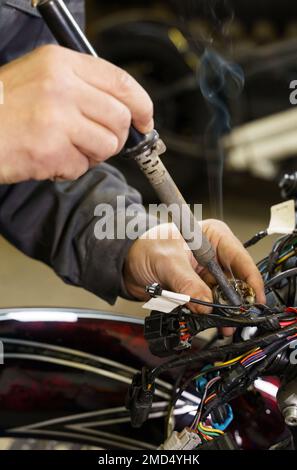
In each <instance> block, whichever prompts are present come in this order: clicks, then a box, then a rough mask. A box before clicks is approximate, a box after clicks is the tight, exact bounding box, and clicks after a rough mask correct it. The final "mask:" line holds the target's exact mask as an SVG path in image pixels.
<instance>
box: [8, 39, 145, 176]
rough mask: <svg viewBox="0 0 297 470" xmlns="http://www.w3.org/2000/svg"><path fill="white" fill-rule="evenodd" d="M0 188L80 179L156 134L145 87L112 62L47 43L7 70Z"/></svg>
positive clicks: (13, 63)
mask: <svg viewBox="0 0 297 470" xmlns="http://www.w3.org/2000/svg"><path fill="white" fill-rule="evenodd" d="M0 80H1V81H2V83H3V88H4V103H3V104H1V105H0V183H2V184H3V183H16V182H19V181H24V180H28V179H37V180H42V179H48V178H61V179H76V178H78V177H79V176H81V175H82V174H84V173H85V172H86V171H87V170H88V168H89V167H90V166H93V165H95V164H97V163H100V162H102V161H104V160H106V159H108V158H109V157H111V156H113V155H116V154H117V153H119V151H120V150H121V149H122V147H123V146H124V143H125V142H126V139H127V137H128V132H129V128H130V125H131V123H133V125H134V126H135V127H136V128H137V129H138V130H139V131H140V132H143V133H146V132H149V131H151V130H152V129H153V105H152V102H151V100H150V98H149V96H148V94H147V93H146V92H145V91H144V89H143V88H142V87H141V86H140V85H139V84H138V83H137V82H136V81H135V80H134V79H133V78H132V77H131V76H130V75H129V74H128V73H126V72H125V71H123V70H121V69H120V68H118V67H116V66H114V65H112V64H111V63H109V62H107V61H105V60H102V59H99V58H95V57H92V56H88V55H84V54H80V53H78V52H74V51H71V50H68V49H65V48H62V47H60V46H54V45H49V46H43V47H41V48H39V49H36V50H35V51H34V52H32V53H30V54H27V55H26V56H24V57H22V58H20V59H17V60H15V61H12V62H11V63H9V64H8V65H5V66H3V67H1V68H0Z"/></svg>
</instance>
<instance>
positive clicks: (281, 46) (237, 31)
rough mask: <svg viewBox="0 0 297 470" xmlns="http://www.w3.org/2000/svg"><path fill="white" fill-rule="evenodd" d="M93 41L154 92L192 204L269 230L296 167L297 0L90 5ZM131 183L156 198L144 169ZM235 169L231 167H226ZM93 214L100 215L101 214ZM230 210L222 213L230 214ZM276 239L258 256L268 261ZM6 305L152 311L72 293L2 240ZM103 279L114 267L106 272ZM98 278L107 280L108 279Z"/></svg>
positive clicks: (148, 0)
mask: <svg viewBox="0 0 297 470" xmlns="http://www.w3.org/2000/svg"><path fill="white" fill-rule="evenodd" d="M87 31H88V37H89V38H90V40H91V41H92V43H93V44H94V46H95V48H96V49H97V50H98V52H99V53H100V55H101V56H103V57H105V58H107V59H109V60H111V61H112V62H114V63H116V64H118V65H120V66H122V67H124V68H126V69H127V70H128V71H129V72H130V73H131V74H133V75H134V76H135V77H136V78H137V79H138V80H139V81H140V82H141V83H142V84H143V85H144V86H145V87H146V89H147V90H148V92H149V93H150V94H151V96H152V98H153V100H154V104H155V112H156V115H155V118H156V128H157V129H158V130H159V131H160V133H161V135H162V137H163V139H164V140H165V142H166V144H167V146H168V153H167V155H166V157H164V158H165V162H166V165H167V166H168V168H169V169H170V170H171V172H172V174H173V177H174V178H175V179H176V181H177V183H178V185H179V187H180V188H181V190H182V192H184V194H185V196H186V198H187V200H188V201H190V202H192V203H194V202H196V203H202V204H203V215H204V217H209V216H212V217H213V216H217V217H220V216H222V217H223V218H224V220H225V221H226V222H227V223H228V224H229V225H230V226H231V228H232V229H233V230H234V232H235V233H236V234H237V236H238V237H239V238H240V239H241V240H245V239H248V238H249V237H250V236H251V235H253V234H254V233H255V232H256V231H258V230H259V229H263V228H265V227H266V226H267V224H268V221H269V208H270V205H271V204H273V203H276V202H280V200H281V197H280V191H279V188H278V181H279V179H280V177H281V176H282V175H283V174H284V173H285V172H286V171H295V169H296V170H297V161H296V156H297V133H296V124H297V108H296V107H294V103H293V104H292V103H290V93H292V91H293V90H292V89H290V84H291V82H292V81H294V80H297V3H296V2H293V1H292V0H260V1H259V0H258V1H256V0H232V1H231V0H229V1H228V2H225V1H224V0H222V1H214V2H209V1H202V0H189V1H188V0H154V1H153V0H135V1H133V0H126V1H125V2H123V1H121V2H120V1H116V0H108V1H107V0H100V1H99V0H87ZM112 164H114V165H115V166H117V167H118V168H120V169H121V170H122V171H123V173H124V174H125V175H126V178H127V179H128V181H129V183H130V184H131V185H134V186H135V187H137V188H138V189H139V190H140V191H141V192H142V193H143V195H144V200H145V203H149V202H155V201H156V200H155V196H154V194H153V193H152V191H151V190H150V188H149V186H148V185H147V183H146V181H145V179H144V177H143V176H142V175H141V173H140V171H139V170H138V168H137V167H136V165H135V164H134V163H133V162H130V161H129V162H127V161H123V160H121V159H119V158H117V159H116V158H115V159H113V161H112ZM223 167H224V170H223ZM92 209H93V208H90V210H92ZM222 213H223V214H222ZM270 244H271V240H266V241H263V242H261V243H260V244H259V245H257V247H256V248H255V249H253V251H252V254H253V256H255V258H256V259H259V258H260V257H263V256H264V255H265V253H266V247H268V246H270ZM0 253H1V263H0V278H1V283H0V307H11V306H22V307H24V306H41V305H42V306H60V307H63V306H70V307H83V308H95V309H103V310H108V311H111V310H113V311H117V312H119V313H125V314H128V315H133V314H135V313H137V314H139V315H142V312H141V308H140V305H139V304H137V303H132V302H128V301H124V300H119V301H118V302H117V303H116V305H115V306H110V305H108V304H106V303H105V302H103V301H101V300H100V299H97V298H96V297H95V296H94V295H92V294H89V293H87V292H86V291H84V290H82V289H77V288H73V287H69V286H66V285H65V284H63V282H62V281H60V280H59V279H58V278H57V277H56V275H55V274H54V273H53V272H51V270H50V269H49V268H47V267H46V266H44V265H42V264H41V263H39V262H37V261H32V260H31V259H29V258H27V257H25V256H24V255H22V254H21V253H19V252H18V251H17V250H16V249H15V248H13V247H12V246H11V245H10V244H8V243H7V242H6V241H5V240H4V239H2V238H1V240H0ZM102 276H104V272H102ZM98 282H100V279H99V278H98Z"/></svg>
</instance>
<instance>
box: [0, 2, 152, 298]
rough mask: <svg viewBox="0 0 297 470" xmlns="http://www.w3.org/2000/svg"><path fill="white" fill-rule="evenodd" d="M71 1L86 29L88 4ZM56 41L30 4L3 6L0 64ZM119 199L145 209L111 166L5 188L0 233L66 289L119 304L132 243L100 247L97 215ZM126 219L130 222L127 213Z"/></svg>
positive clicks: (114, 242)
mask: <svg viewBox="0 0 297 470" xmlns="http://www.w3.org/2000/svg"><path fill="white" fill-rule="evenodd" d="M66 3H68V4H69V7H70V9H71V11H72V12H73V14H74V15H75V16H76V18H77V19H78V20H79V22H80V24H81V25H83V23H84V6H83V1H81V0H70V1H68V2H67V0H66ZM50 42H54V41H53V39H52V37H51V34H50V32H49V30H48V29H47V27H46V26H45V24H44V23H43V21H42V19H41V18H40V16H39V14H38V12H37V11H36V10H35V9H33V8H32V7H31V6H30V0H0V65H3V64H5V63H7V62H10V61H11V60H13V59H15V58H17V57H19V56H21V55H23V54H24V53H26V52H29V51H31V50H33V49H35V48H36V47H37V46H39V45H41V44H46V43H50ZM0 125H1V124H0ZM20 137H21V136H20ZM0 145H1V142H0ZM117 195H125V196H126V203H127V204H128V203H141V197H140V195H139V194H138V192H137V191H136V190H134V189H133V188H131V187H129V186H128V185H127V183H126V181H125V179H124V177H123V176H122V174H121V173H119V172H118V171H117V170H116V169H114V168H113V167H111V166H110V165H108V164H105V163H104V164H101V165H100V166H98V167H97V168H96V169H94V170H92V171H89V172H88V173H87V174H86V175H85V176H83V177H81V178H80V179H79V180H78V181H75V182H65V183H52V182H50V181H45V182H35V181H29V182H25V183H20V184H14V185H9V186H7V185H2V186H0V232H1V234H2V235H3V236H4V237H5V238H7V239H8V240H9V241H10V242H12V243H13V244H14V245H15V246H16V247H18V248H19V249H20V250H21V251H23V252H24V253H26V254H27V255H29V256H32V257H34V258H36V259H39V260H41V261H43V262H45V263H47V264H48V265H50V266H51V267H52V268H53V269H54V270H55V272H56V273H57V274H58V275H59V276H60V277H61V278H62V279H64V281H66V282H67V283H70V284H73V285H76V286H81V287H84V288H85V289H87V290H89V291H91V292H93V293H95V294H97V295H98V296H100V297H102V298H103V299H105V300H107V301H108V302H110V303H114V302H115V300H116V298H117V296H118V295H122V296H126V294H125V289H124V288H123V281H122V269H123V264H124V259H125V257H126V254H127V251H128V249H129V247H130V245H131V243H132V241H131V240H128V239H122V240H108V239H105V240H100V241H98V240H97V239H96V238H95V236H94V226H95V223H96V222H97V220H98V219H97V218H96V217H94V209H95V207H96V206H97V205H98V204H100V203H110V204H112V205H113V206H114V207H115V204H116V197H117ZM121 217H122V218H124V219H125V222H126V223H127V222H128V218H127V217H126V215H125V212H123V213H122V214H121ZM143 218H144V216H143Z"/></svg>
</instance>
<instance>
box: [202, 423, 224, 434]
mask: <svg viewBox="0 0 297 470" xmlns="http://www.w3.org/2000/svg"><path fill="white" fill-rule="evenodd" d="M199 427H200V428H201V429H202V430H203V431H205V432H214V433H216V434H221V435H223V434H225V433H224V431H221V430H220V429H215V428H208V427H206V426H203V424H202V423H199Z"/></svg>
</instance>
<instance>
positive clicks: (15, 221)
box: [0, 164, 157, 303]
mask: <svg viewBox="0 0 297 470" xmlns="http://www.w3.org/2000/svg"><path fill="white" fill-rule="evenodd" d="M119 195H120V196H121V204H120V207H118V198H117V197H118V196H119ZM123 201H124V204H123ZM131 204H136V206H132V207H134V210H133V211H132V212H134V213H137V223H136V230H135V232H134V234H135V235H136V238H137V235H140V234H141V233H144V232H145V231H146V230H147V229H148V228H149V227H151V226H153V225H156V223H157V221H156V219H154V218H153V219H152V220H149V219H148V216H147V215H146V214H145V211H144V208H143V206H142V205H141V197H140V195H139V193H138V192H137V191H136V190H134V189H133V188H131V187H130V186H128V185H127V183H126V181H125V179H124V178H123V176H122V175H121V173H119V172H118V171H117V170H116V169H114V168H113V167H111V166H110V165H108V164H101V165H99V166H98V167H97V168H95V169H93V170H90V171H89V172H88V173H87V174H86V175H84V176H83V177H81V178H80V179H79V180H77V181H75V182H65V183H52V182H49V181H45V182H33V181H31V182H25V183H20V184H15V185H10V186H1V187H0V230H1V233H2V234H3V236H4V237H6V238H7V239H8V240H9V241H10V242H11V243H13V244H14V245H15V246H16V247H17V248H19V249H20V250H21V251H23V252H24V253H26V254H27V255H29V256H31V257H33V258H36V259H38V260H41V261H43V262H45V263H46V264H48V265H49V266H51V267H52V268H53V269H54V270H55V272H56V273H57V274H58V275H59V276H60V277H61V278H62V279H63V280H64V281H65V282H67V283H70V284H72V285H76V286H80V287H84V288H85V289H87V290H89V291H91V292H93V293H94V294H96V295H98V296H99V297H101V298H103V299H104V300H106V301H108V302H110V303H114V302H115V300H116V298H117V296H119V295H120V296H126V293H125V290H124V288H123V285H124V283H123V278H122V270H123V265H124V261H125V257H126V255H127V252H128V250H129V248H130V246H131V244H132V243H133V241H134V240H133V238H132V239H130V238H129V237H128V236H127V234H126V233H125V231H124V236H123V226H124V227H127V225H128V224H129V223H130V224H131V223H132V226H134V222H135V217H134V215H132V214H127V207H130V205H131ZM106 205H108V207H109V208H110V210H111V211H113V212H114V215H115V221H114V224H115V225H114V233H115V236H114V237H112V236H111V237H109V238H108V237H105V238H104V233H105V232H106V231H105V232H104V231H103V237H101V239H98V236H99V238H100V233H99V234H98V233H97V232H98V227H97V225H98V222H99V225H100V227H102V221H103V220H106V221H107V225H108V226H109V227H111V224H110V219H109V218H108V217H112V216H111V215H110V213H109V212H108V213H106V211H105V210H102V208H103V209H104V208H105V207H107V206H106ZM95 214H97V216H96V215H95ZM99 214H101V217H99ZM106 214H107V215H108V217H107V215H106ZM119 223H120V224H121V227H120V232H122V233H120V236H119V237H118V236H117V231H118V224H119ZM96 227H97V228H96ZM95 233H96V236H95ZM134 238H135V237H134Z"/></svg>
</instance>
